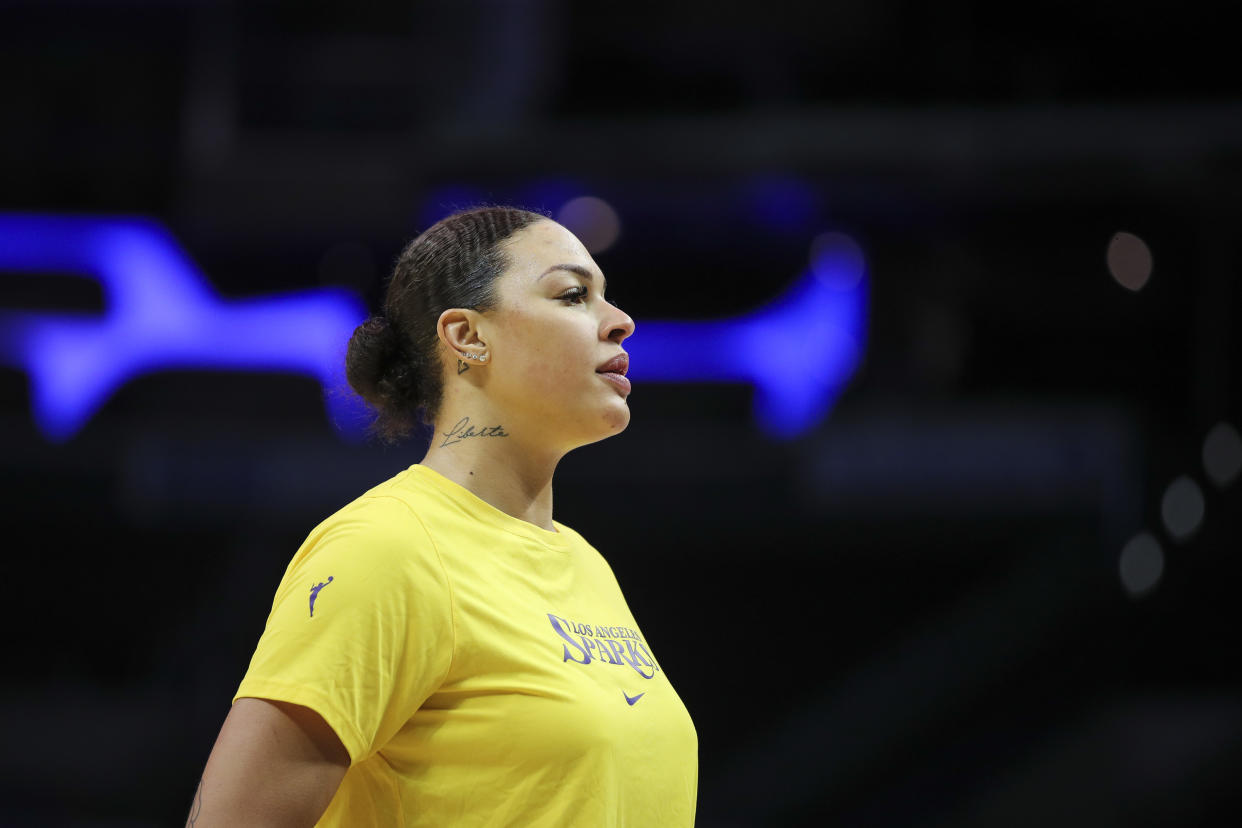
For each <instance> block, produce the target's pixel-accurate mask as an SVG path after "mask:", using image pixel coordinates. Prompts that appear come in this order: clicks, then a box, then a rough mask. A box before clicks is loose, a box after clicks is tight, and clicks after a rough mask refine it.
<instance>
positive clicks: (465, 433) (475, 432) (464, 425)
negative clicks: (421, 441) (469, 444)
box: [440, 417, 509, 448]
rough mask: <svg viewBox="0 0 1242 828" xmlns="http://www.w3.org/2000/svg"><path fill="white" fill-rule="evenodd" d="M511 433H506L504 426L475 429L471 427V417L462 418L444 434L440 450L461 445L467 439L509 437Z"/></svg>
mask: <svg viewBox="0 0 1242 828" xmlns="http://www.w3.org/2000/svg"><path fill="white" fill-rule="evenodd" d="M508 436H509V432H507V431H505V427H504V426H499V425H494V426H483V427H482V428H475V427H474V426H472V425H470V418H469V417H462V418H461V419H460V420H458V421H457V423H456V424H455V425H454V426H453V427H452V428H450V429H449V430H448V431H446V432H444V440H442V441H441V442H440V448H444V447H445V446H451V445H453V444H454V443H460V442H461V441H462V440H465V439H466V438H467V437H508Z"/></svg>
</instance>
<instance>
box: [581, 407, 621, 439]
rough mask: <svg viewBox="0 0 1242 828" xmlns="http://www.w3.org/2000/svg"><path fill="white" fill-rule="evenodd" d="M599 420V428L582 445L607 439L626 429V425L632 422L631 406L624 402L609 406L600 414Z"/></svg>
mask: <svg viewBox="0 0 1242 828" xmlns="http://www.w3.org/2000/svg"><path fill="white" fill-rule="evenodd" d="M598 422H599V425H600V427H599V429H597V430H596V432H595V434H594V435H592V436H591V437H590V438H588V439H587V441H586V442H585V443H583V444H582V445H587V444H590V443H598V442H599V441H600V440H607V439H608V438H609V437H612V436H613V435H614V434H620V433H621V432H623V431H625V429H626V426H628V425H629V424H630V407H629V406H628V405H626V404H625V403H624V402H622V403H621V404H620V406H609V407H608V410H606V411H604V412H603V413H602V414H601V415H600V418H599V420H598Z"/></svg>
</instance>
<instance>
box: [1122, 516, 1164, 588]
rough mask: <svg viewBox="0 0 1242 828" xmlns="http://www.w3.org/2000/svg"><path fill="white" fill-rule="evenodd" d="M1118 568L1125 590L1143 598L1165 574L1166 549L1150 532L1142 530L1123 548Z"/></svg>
mask: <svg viewBox="0 0 1242 828" xmlns="http://www.w3.org/2000/svg"><path fill="white" fill-rule="evenodd" d="M1117 568H1118V574H1119V575H1120V576H1121V585H1122V587H1124V588H1125V591H1126V592H1127V593H1129V594H1130V597H1132V598H1142V597H1143V596H1145V595H1147V594H1148V593H1150V592H1151V591H1152V590H1153V589H1155V588H1156V585H1157V584H1159V583H1160V578H1161V577H1163V575H1164V550H1163V549H1161V548H1160V542H1159V541H1157V540H1156V539H1155V538H1154V537H1152V536H1151V535H1150V534H1149V533H1147V532H1140V533H1139V534H1137V535H1135V536H1134V537H1133V538H1131V539H1130V540H1129V542H1127V543H1126V545H1125V546H1124V547H1123V548H1122V550H1121V560H1120V561H1119V562H1118V566H1117Z"/></svg>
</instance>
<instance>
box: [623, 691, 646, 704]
mask: <svg viewBox="0 0 1242 828" xmlns="http://www.w3.org/2000/svg"><path fill="white" fill-rule="evenodd" d="M621 695H623V696H625V700H626V702H627V703H629V705H630V707H633V706H634V702H636V701H638V700H639V699H641V698H642V697H643V696H645V695H647V694H646V693H645V692H644V693H639V694H638V695H637V696H633V697H631V696H630V694H629V693H627V692H625V691H624V690H622V691H621Z"/></svg>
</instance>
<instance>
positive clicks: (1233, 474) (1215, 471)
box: [1203, 422, 1242, 489]
mask: <svg viewBox="0 0 1242 828" xmlns="http://www.w3.org/2000/svg"><path fill="white" fill-rule="evenodd" d="M1203 470H1204V471H1205V472H1207V476H1208V479H1209V480H1211V481H1212V482H1213V483H1215V484H1216V485H1217V487H1218V488H1221V489H1223V488H1225V487H1226V486H1228V485H1229V484H1230V483H1232V482H1233V481H1234V480H1236V479H1237V478H1238V473H1239V472H1240V471H1242V437H1240V436H1239V435H1238V430H1237V429H1236V428H1234V427H1233V426H1232V425H1230V424H1229V423H1225V422H1220V423H1217V424H1216V425H1214V426H1212V429H1211V431H1209V432H1208V433H1207V437H1206V438H1204V440H1203Z"/></svg>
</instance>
